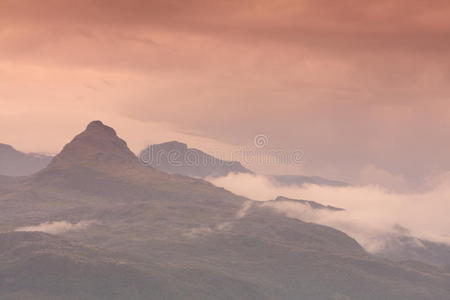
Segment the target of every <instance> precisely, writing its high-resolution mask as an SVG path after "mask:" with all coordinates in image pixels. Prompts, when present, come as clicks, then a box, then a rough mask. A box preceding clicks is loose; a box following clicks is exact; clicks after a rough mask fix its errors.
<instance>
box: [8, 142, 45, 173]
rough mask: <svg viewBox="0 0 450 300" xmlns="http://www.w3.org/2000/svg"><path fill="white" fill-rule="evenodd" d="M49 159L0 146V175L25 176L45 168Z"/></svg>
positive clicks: (10, 147)
mask: <svg viewBox="0 0 450 300" xmlns="http://www.w3.org/2000/svg"><path fill="white" fill-rule="evenodd" d="M51 159H52V157H51V156H46V155H41V154H28V153H23V152H20V151H17V150H16V149H14V148H13V147H12V146H10V145H6V144H0V175H6V176H27V175H30V174H33V173H35V172H37V171H39V170H41V169H43V168H45V167H46V166H47V165H48V164H49V162H50V161H51Z"/></svg>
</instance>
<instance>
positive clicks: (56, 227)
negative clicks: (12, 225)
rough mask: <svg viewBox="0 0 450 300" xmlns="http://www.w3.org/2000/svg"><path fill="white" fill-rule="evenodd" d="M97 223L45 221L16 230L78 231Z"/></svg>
mask: <svg viewBox="0 0 450 300" xmlns="http://www.w3.org/2000/svg"><path fill="white" fill-rule="evenodd" d="M94 223H96V222H95V221H80V222H78V223H75V224H72V223H69V222H66V221H58V222H45V223H42V224H39V225H35V226H27V227H20V228H17V229H16V230H15V231H39V232H46V233H50V234H60V233H65V232H68V231H77V230H84V229H87V228H88V227H89V226H91V225H92V224H94Z"/></svg>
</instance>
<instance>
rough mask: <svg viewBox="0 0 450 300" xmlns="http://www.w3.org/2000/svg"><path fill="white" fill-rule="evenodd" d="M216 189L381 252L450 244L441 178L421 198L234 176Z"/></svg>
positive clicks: (446, 188) (448, 187)
mask: <svg viewBox="0 0 450 300" xmlns="http://www.w3.org/2000/svg"><path fill="white" fill-rule="evenodd" d="M209 180H210V181H211V182H212V183H213V184H215V185H217V186H220V187H223V188H226V189H228V190H230V191H232V192H234V193H236V194H239V195H242V196H245V197H248V198H250V199H253V200H257V201H266V202H265V203H264V204H263V205H264V206H267V207H271V208H273V209H275V210H277V211H279V212H280V213H283V214H285V215H286V216H288V217H291V218H296V219H300V220H303V221H307V222H314V223H318V224H322V225H327V226H331V227H333V228H336V229H339V230H342V231H343V232H345V233H347V234H348V235H350V236H351V237H353V238H354V239H356V240H357V241H358V242H359V243H360V244H361V245H362V246H363V247H364V248H365V249H366V250H367V251H369V252H372V253H376V252H379V251H382V250H383V249H385V248H386V247H388V246H390V243H391V242H392V241H393V239H394V238H395V237H396V236H399V235H406V236H410V237H413V238H415V239H414V240H415V241H416V242H417V244H418V246H420V243H421V242H420V240H419V239H425V240H429V241H432V242H437V243H445V244H450V235H449V232H450V231H449V229H450V219H449V218H448V217H447V214H448V213H447V212H448V209H450V204H449V202H448V200H449V195H450V181H449V180H448V178H447V177H446V176H441V177H440V181H439V182H435V184H434V185H433V187H432V188H430V189H428V190H427V191H424V192H420V193H397V192H391V191H389V190H387V189H386V188H384V187H382V186H377V185H368V186H349V187H332V186H319V185H311V184H308V185H304V186H301V187H298V186H288V187H280V186H275V185H274V184H273V183H272V182H271V181H270V179H269V178H268V177H265V176H259V175H249V174H231V175H228V176H226V177H220V178H215V179H209ZM277 196H286V197H290V198H295V199H303V200H311V201H316V202H319V203H321V204H324V205H331V206H335V207H339V208H343V209H345V210H344V211H328V210H318V209H312V208H310V207H309V206H307V205H303V204H301V203H295V202H287V201H279V202H278V201H277V202H275V201H269V200H273V199H275V198H276V197H277Z"/></svg>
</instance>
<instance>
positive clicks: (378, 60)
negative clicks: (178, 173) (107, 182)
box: [0, 0, 450, 187]
mask: <svg viewBox="0 0 450 300" xmlns="http://www.w3.org/2000/svg"><path fill="white" fill-rule="evenodd" d="M449 100H450V2H449V1H447V0H391V1H385V0H377V1H371V0H366V1H361V0H341V1H331V0H270V1H269V0H215V1H211V0H148V1H144V0H127V1H125V0H114V1H106V0H79V1H69V0H67V1H65V0H64V1H62V0H40V1H34V0H29V1H27V0H23V1H16V0H0V106H1V110H0V142H3V143H7V144H12V145H13V146H15V147H16V148H18V149H20V150H23V151H35V152H51V153H55V152H57V151H59V150H60V149H61V147H62V146H63V145H64V143H66V142H67V141H68V140H69V139H70V138H71V137H72V136H73V135H74V134H76V133H77V132H79V131H81V130H82V129H83V128H84V127H85V126H86V124H87V122H89V121H90V120H94V119H101V120H103V121H104V122H105V123H107V124H108V125H111V126H113V127H114V128H116V129H117V131H118V132H119V134H120V135H121V136H122V137H123V138H125V139H126V140H127V141H128V142H129V144H130V146H131V147H132V149H133V150H135V151H138V150H139V149H140V148H141V147H143V146H144V145H145V144H146V143H156V142H163V141H167V140H173V139H178V140H182V141H184V142H188V143H189V144H191V145H193V146H195V147H198V148H202V149H205V150H207V149H212V148H214V149H216V150H217V149H219V150H221V151H223V152H229V151H233V150H230V149H238V148H239V147H241V148H242V147H244V146H245V147H247V146H248V145H250V144H252V142H253V139H254V136H255V135H258V134H264V135H266V136H267V137H268V138H269V145H268V146H267V147H269V146H270V147H271V149H282V150H283V151H286V152H287V153H291V152H293V151H297V150H301V151H303V153H304V157H303V160H302V163H301V164H296V165H295V166H292V165H291V166H277V168H275V167H274V166H267V165H266V166H264V165H263V164H260V165H258V166H254V167H255V168H256V169H257V171H260V172H265V173H270V172H278V173H283V172H284V173H295V174H308V175H309V174H311V175H321V176H324V177H330V178H335V179H341V180H346V181H350V182H353V183H380V184H385V185H388V186H389V185H391V186H396V187H411V186H416V185H418V184H422V183H424V182H426V181H427V180H428V179H429V178H432V177H434V176H439V174H442V173H445V172H447V171H450V155H448V150H449V149H450V102H449Z"/></svg>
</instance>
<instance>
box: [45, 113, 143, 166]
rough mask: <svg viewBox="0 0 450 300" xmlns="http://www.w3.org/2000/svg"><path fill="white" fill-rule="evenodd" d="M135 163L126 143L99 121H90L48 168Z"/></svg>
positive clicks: (135, 159)
mask: <svg viewBox="0 0 450 300" xmlns="http://www.w3.org/2000/svg"><path fill="white" fill-rule="evenodd" d="M126 161H137V158H136V156H135V155H134V154H133V152H131V150H130V149H129V148H128V146H127V143H126V142H125V141H124V140H122V139H121V138H119V137H118V136H117V134H116V131H115V130H114V129H112V128H111V127H109V126H106V125H104V124H103V123H102V122H101V121H92V122H91V123H89V124H88V126H87V127H86V130H85V131H83V132H82V133H80V134H79V135H77V136H76V137H75V138H74V139H73V140H72V141H71V142H70V143H68V144H67V145H65V146H64V148H63V150H62V151H61V152H60V153H59V154H58V155H57V156H56V157H55V158H54V159H53V161H52V162H51V163H50V165H49V168H53V167H67V166H71V165H83V164H93V163H98V162H109V163H111V162H126Z"/></svg>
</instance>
